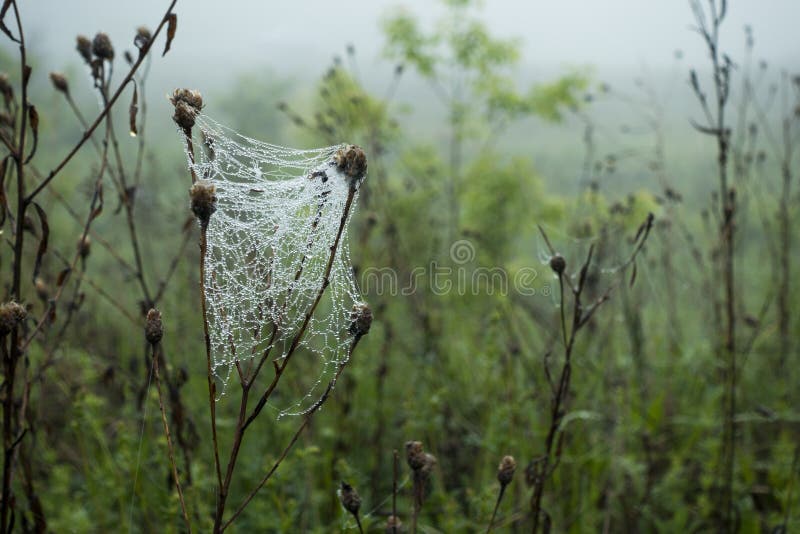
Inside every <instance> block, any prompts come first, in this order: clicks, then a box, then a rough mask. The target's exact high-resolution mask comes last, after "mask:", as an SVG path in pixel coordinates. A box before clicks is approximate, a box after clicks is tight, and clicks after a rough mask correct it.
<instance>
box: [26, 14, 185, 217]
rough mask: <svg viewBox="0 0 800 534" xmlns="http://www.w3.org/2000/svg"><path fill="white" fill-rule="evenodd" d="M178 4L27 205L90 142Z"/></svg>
mask: <svg viewBox="0 0 800 534" xmlns="http://www.w3.org/2000/svg"><path fill="white" fill-rule="evenodd" d="M177 2H178V0H172V2H170V4H169V7H168V8H167V11H166V13H165V14H164V17H162V19H161V22H160V23H159V24H158V27H156V31H155V32H153V37H152V38H151V39H150V40H148V41H147V42H146V43H145V44H144V46H142V49H141V50H140V52H139V57H137V58H136V61H134V62H133V65H131V68H130V70H129V71H128V74H127V75H125V78H124V79H123V80H122V82H121V83H120V84H119V87H118V88H117V90H116V91H115V92H114V94H113V95H112V96H111V98H109V99H108V104H107V105H106V106H105V107H104V108H103V110H102V111H101V112H100V114H99V115H98V116H97V118H95V120H94V122H93V123H92V124H91V125H90V126H89V129H88V130H86V131H85V132H84V133H83V136H82V137H81V139H80V141H78V143H77V144H76V145H75V146H74V147H73V148H72V150H70V151H69V153H68V154H67V155H66V156H64V159H62V160H61V162H60V163H59V164H58V165H56V166H55V168H54V169H53V170H52V171H50V174H48V175H47V178H45V179H44V180H43V181H42V182H41V183H39V185H38V186H37V187H36V188H35V189H34V190H33V191H32V192H31V193H30V194H29V195H28V196H27V197H25V202H26V203H30V202H31V201H32V200H33V199H34V198H35V197H36V195H38V194H39V193H41V192H42V190H43V189H44V188H45V187H47V185H48V184H49V183H50V182H51V181H52V180H53V178H55V177H56V175H58V173H59V172H61V170H62V169H63V168H64V167H65V166H66V165H67V163H69V161H70V160H71V159H72V158H73V157H74V156H75V154H77V153H78V151H79V150H80V149H81V147H82V146H83V145H84V143H86V141H87V140H89V138H91V136H92V133H93V132H94V131H95V130H96V129H97V127H98V126H99V125H100V123H101V122H102V121H103V119H104V118H105V117H106V115H108V114H109V113H110V111H111V108H113V107H114V104H115V103H116V102H117V99H119V97H120V95H121V94H122V92H123V91H124V90H125V88H126V87H127V86H128V83H130V81H131V80H132V79H133V76H134V74H136V71H137V70H138V69H139V66H140V65H141V64H142V62H143V61H144V58H145V57H146V56H147V54H148V53H149V52H150V49H151V48H152V46H153V43H155V41H156V38H157V37H158V34H159V33H161V30H162V29H163V28H164V25H165V24H166V23H167V21H168V20H169V16H170V14H172V10H173V8H174V7H175V4H176V3H177ZM15 9H16V5H15ZM23 68H24V62H23Z"/></svg>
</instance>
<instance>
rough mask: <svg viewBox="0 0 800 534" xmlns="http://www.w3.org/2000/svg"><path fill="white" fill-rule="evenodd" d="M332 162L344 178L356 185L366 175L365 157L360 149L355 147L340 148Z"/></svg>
mask: <svg viewBox="0 0 800 534" xmlns="http://www.w3.org/2000/svg"><path fill="white" fill-rule="evenodd" d="M333 161H334V163H336V166H337V167H338V168H339V170H340V171H341V172H343V173H344V175H345V176H347V177H348V178H350V180H352V183H354V184H356V183H358V182H359V181H361V180H362V179H363V178H364V176H366V175H367V155H366V154H364V151H363V150H362V149H361V147H359V146H356V145H347V146H346V147H344V148H340V149H339V150H338V151H337V152H336V154H334V156H333Z"/></svg>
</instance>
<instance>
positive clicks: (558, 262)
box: [550, 253, 567, 276]
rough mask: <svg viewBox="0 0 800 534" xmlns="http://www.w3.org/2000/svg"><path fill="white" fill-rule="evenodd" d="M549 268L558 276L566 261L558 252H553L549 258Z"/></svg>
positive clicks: (565, 266)
mask: <svg viewBox="0 0 800 534" xmlns="http://www.w3.org/2000/svg"><path fill="white" fill-rule="evenodd" d="M550 268H551V269H553V272H555V273H556V274H557V275H558V276H561V275H562V274H564V269H566V268H567V261H566V260H565V259H564V256H562V255H561V254H559V253H555V254H553V257H552V258H550Z"/></svg>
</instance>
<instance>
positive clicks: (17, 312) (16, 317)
mask: <svg viewBox="0 0 800 534" xmlns="http://www.w3.org/2000/svg"><path fill="white" fill-rule="evenodd" d="M27 316H28V311H27V310H26V309H25V308H24V307H23V306H22V305H20V304H19V303H17V302H14V301H13V300H12V301H10V302H4V303H3V304H0V336H5V335H8V334H9V333H10V332H11V331H12V330H14V329H15V328H16V327H17V325H19V324H20V323H21V322H22V321H24V320H25V317H27Z"/></svg>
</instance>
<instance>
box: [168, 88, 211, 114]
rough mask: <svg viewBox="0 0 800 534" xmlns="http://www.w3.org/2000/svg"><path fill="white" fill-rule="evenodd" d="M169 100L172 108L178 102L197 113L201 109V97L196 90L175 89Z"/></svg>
mask: <svg viewBox="0 0 800 534" xmlns="http://www.w3.org/2000/svg"><path fill="white" fill-rule="evenodd" d="M169 100H170V102H172V105H173V106H177V105H178V103H179V102H186V103H187V104H189V105H190V106H191V107H193V108H195V110H197V112H198V113H199V112H200V110H201V109H203V95H201V94H200V91H198V90H196V89H175V91H174V92H173V93H172V96H171V97H170V99H169Z"/></svg>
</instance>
